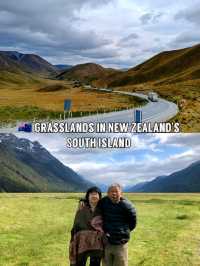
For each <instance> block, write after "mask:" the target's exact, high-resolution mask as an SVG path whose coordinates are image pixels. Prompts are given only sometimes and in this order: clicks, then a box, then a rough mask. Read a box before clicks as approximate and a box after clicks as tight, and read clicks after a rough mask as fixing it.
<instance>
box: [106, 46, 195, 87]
mask: <svg viewBox="0 0 200 266" xmlns="http://www.w3.org/2000/svg"><path fill="white" fill-rule="evenodd" d="M197 78H200V44H198V45H195V46H193V47H189V48H185V49H180V50H173V51H166V52H162V53H160V54H158V55H156V56H154V57H152V58H150V59H149V60H147V61H145V62H144V63H142V64H140V65H138V66H136V67H134V68H131V69H129V70H128V71H125V72H123V73H121V74H120V75H118V76H115V77H114V78H113V79H111V80H110V81H109V83H108V86H124V85H130V84H139V83H144V82H149V81H151V82H157V83H159V82H160V83H163V84H169V83H173V82H180V81H185V80H188V79H197Z"/></svg>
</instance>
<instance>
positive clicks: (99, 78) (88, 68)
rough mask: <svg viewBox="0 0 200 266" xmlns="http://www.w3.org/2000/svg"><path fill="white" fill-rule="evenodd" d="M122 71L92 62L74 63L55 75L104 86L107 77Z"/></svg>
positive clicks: (60, 77) (59, 77)
mask: <svg viewBox="0 0 200 266" xmlns="http://www.w3.org/2000/svg"><path fill="white" fill-rule="evenodd" d="M119 73H122V71H119V70H115V69H110V68H104V67H102V66H101V65H98V64H94V63H86V64H80V65H76V66H74V67H72V68H70V69H69V70H67V71H64V72H62V73H61V74H59V75H58V76H57V78H58V79H67V80H79V81H81V82H84V83H90V84H93V85H95V86H96V85H97V86H106V84H107V78H109V77H110V76H112V75H115V74H119Z"/></svg>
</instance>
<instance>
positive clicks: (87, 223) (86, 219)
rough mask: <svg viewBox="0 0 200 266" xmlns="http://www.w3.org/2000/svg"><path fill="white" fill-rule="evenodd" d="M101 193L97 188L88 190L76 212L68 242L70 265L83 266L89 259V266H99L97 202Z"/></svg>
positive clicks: (100, 244) (100, 245) (101, 235)
mask: <svg viewBox="0 0 200 266" xmlns="http://www.w3.org/2000/svg"><path fill="white" fill-rule="evenodd" d="M100 199H101V191H100V189H99V188H98V187H92V188H90V189H88V191H87V192H86V196H85V200H84V202H85V204H84V206H82V207H79V209H78V211H77V212H76V215H75V219H74V225H73V228H72V231H71V241H70V249H69V251H70V254H69V259H70V265H71V266H85V265H86V262H87V259H88V258H89V257H90V266H100V264H101V258H102V256H103V249H104V245H103V239H104V233H103V229H102V217H101V212H100V209H99V208H98V202H99V200H100Z"/></svg>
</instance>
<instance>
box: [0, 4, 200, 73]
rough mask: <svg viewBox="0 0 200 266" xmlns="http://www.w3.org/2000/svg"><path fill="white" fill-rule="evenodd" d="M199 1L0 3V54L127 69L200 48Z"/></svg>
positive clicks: (53, 61) (56, 62) (54, 62)
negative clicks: (158, 56)
mask: <svg viewBox="0 0 200 266" xmlns="http://www.w3.org/2000/svg"><path fill="white" fill-rule="evenodd" d="M199 25H200V0H193V1H188V0H176V1H174V0H168V1H163V0H143V1H141V0H73V1H71V0H42V1H41V0H34V1H27V0H18V1H15V0H1V1H0V49H1V50H17V51H20V52H24V53H37V54H39V55H40V56H42V57H44V58H45V59H47V60H49V61H50V62H51V63H53V64H58V63H65V64H72V65H75V64H78V63H85V62H96V63H99V64H102V65H103V66H107V67H116V68H126V67H131V66H134V65H136V64H138V63H141V62H142V61H144V60H145V59H147V58H149V57H150V56H153V55H154V54H157V53H159V52H161V51H163V50H171V49H177V48H183V47H188V46H192V45H194V44H196V43H199V42H200V27H199Z"/></svg>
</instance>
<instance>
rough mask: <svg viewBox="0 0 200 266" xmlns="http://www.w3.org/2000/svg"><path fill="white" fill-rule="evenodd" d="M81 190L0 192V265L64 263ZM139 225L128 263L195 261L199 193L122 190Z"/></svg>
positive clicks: (199, 257)
mask: <svg viewBox="0 0 200 266" xmlns="http://www.w3.org/2000/svg"><path fill="white" fill-rule="evenodd" d="M80 196H81V194H72V193H68V194H4V193H2V194H0V217H1V219H0V265H2V266H11V265H12V266H14V265H16V266H27V265H29V266H40V265H41V266H44V265H45V266H47V265H48V266H64V265H67V266H68V265H69V261H68V243H69V239H70V229H71V226H72V222H73V217H74V213H75V210H76V208H77V203H78V198H79V197H80ZM126 196H127V197H128V198H129V199H130V200H131V201H132V202H133V203H134V204H135V206H136V209H137V213H138V225H137V229H136V230H135V232H134V233H132V236H131V241H130V242H129V266H135V265H149V266H165V265H166V266H173V265H177V266H180V265H182V266H189V265H200V195H199V194H127V195H126Z"/></svg>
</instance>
